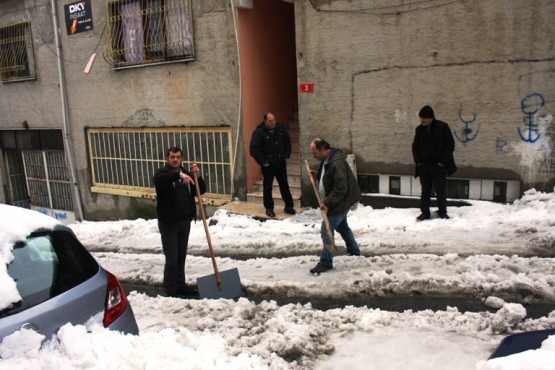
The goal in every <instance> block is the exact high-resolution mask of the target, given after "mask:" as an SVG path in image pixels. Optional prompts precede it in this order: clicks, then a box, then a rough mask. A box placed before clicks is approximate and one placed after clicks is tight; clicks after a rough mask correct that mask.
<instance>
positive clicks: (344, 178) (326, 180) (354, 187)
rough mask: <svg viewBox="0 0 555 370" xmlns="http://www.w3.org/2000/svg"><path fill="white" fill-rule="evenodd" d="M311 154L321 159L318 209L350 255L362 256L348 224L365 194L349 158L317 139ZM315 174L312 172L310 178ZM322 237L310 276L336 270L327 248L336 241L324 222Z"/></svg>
mask: <svg viewBox="0 0 555 370" xmlns="http://www.w3.org/2000/svg"><path fill="white" fill-rule="evenodd" d="M310 152H311V153H312V155H313V156H314V158H316V159H319V160H320V167H319V168H318V174H317V175H316V179H317V180H318V184H319V192H320V201H321V203H320V204H319V205H318V206H319V207H320V209H321V210H322V211H324V212H326V215H327V217H328V221H329V224H330V228H331V230H332V231H331V232H332V233H333V232H335V231H337V232H338V233H339V235H341V237H342V238H343V240H344V241H345V246H346V247H347V253H348V254H349V255H350V256H360V249H359V247H358V244H357V241H356V240H355V236H354V235H353V232H352V230H351V228H350V227H349V224H348V223H347V214H348V213H349V211H350V210H351V207H352V206H353V205H354V204H356V203H357V202H358V201H359V200H360V198H361V197H362V193H361V191H360V188H359V186H358V181H357V179H356V177H355V175H354V173H353V171H352V170H351V167H350V166H349V163H347V156H346V155H345V154H344V153H343V152H342V151H341V150H339V149H337V148H332V147H331V146H330V144H329V143H328V142H327V141H325V140H323V139H314V140H313V141H312V142H311V143H310ZM311 172H312V171H311ZM312 175H313V174H312V173H311V174H310V176H312ZM320 235H321V236H322V242H323V243H324V248H322V252H321V254H320V262H318V264H317V265H316V266H315V267H314V268H312V269H311V270H310V272H311V273H313V274H318V275H319V274H321V273H322V272H326V271H328V270H331V269H332V268H333V256H332V254H331V253H330V252H329V251H328V250H327V249H326V245H330V244H331V243H333V240H329V237H328V233H327V231H326V225H325V223H324V221H322V226H321V227H320Z"/></svg>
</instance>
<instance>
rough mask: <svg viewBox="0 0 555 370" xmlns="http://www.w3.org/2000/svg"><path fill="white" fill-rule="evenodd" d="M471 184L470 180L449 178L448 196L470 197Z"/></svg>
mask: <svg viewBox="0 0 555 370" xmlns="http://www.w3.org/2000/svg"><path fill="white" fill-rule="evenodd" d="M469 196H470V184H469V181H468V180H452V179H448V180H447V197H448V198H453V199H469Z"/></svg>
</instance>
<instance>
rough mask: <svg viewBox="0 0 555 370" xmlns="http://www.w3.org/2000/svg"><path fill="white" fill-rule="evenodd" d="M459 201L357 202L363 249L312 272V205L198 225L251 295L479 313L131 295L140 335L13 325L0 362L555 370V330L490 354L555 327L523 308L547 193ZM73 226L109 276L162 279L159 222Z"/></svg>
mask: <svg viewBox="0 0 555 370" xmlns="http://www.w3.org/2000/svg"><path fill="white" fill-rule="evenodd" d="M469 203H470V204H471V205H470V206H466V207H460V208H454V207H449V209H448V211H449V214H450V216H451V219H449V220H441V219H434V220H430V221H425V222H421V223H417V222H416V221H415V217H416V216H417V215H418V214H419V211H418V210H417V209H393V208H386V209H372V208H371V207H368V206H366V207H365V206H362V205H359V206H358V207H357V209H355V210H353V211H352V212H351V213H350V214H349V224H350V226H351V228H352V229H353V232H354V234H355V236H356V238H357V240H358V242H359V244H360V248H361V251H362V254H363V256H362V257H349V256H338V257H336V258H335V259H334V269H333V270H332V271H329V272H326V273H324V274H322V275H321V276H312V275H311V274H309V272H308V270H309V269H310V268H312V267H313V266H314V265H315V264H316V263H317V261H318V252H319V250H320V248H321V240H320V235H319V228H320V222H321V216H320V214H319V211H317V210H315V209H306V210H303V212H301V213H299V214H297V215H296V216H294V217H292V218H290V219H287V220H284V221H277V220H269V221H266V222H261V221H258V220H255V219H252V218H250V217H246V216H238V215H232V214H229V213H227V212H225V211H223V210H219V211H217V212H216V213H215V214H214V216H212V217H211V218H210V219H209V224H210V227H209V229H210V236H211V240H212V244H213V246H214V249H215V252H216V255H217V256H218V258H217V263H218V268H219V270H220V271H225V270H228V269H231V268H237V269H238V270H239V273H240V277H241V283H242V285H243V287H244V289H245V291H246V293H247V296H248V297H255V296H271V295H272V294H282V295H285V296H289V297H308V296H310V297H314V298H315V299H319V300H329V301H333V300H334V299H337V300H342V299H348V298H349V297H365V296H366V297H387V296H391V295H409V294H417V295H422V296H426V295H453V296H454V295H469V296H473V297H480V298H481V299H482V301H483V304H484V310H483V311H480V312H463V311H462V310H459V309H458V308H457V307H455V306H446V307H445V308H444V309H442V310H437V311H432V310H422V311H415V310H407V311H404V312H392V311H385V310H380V309H378V308H373V307H370V306H363V307H355V306H347V307H344V308H337V309H329V310H326V311H323V310H319V309H316V308H314V307H313V306H312V305H311V304H310V303H309V304H304V305H303V304H287V305H281V306H280V305H278V304H277V303H276V302H275V301H271V300H270V301H269V300H265V301H262V302H259V303H256V302H254V301H252V300H249V299H247V298H239V299H238V300H236V301H234V300H225V299H219V300H200V299H196V300H194V299H176V298H167V297H162V296H157V297H150V296H147V295H145V294H142V293H139V292H136V291H134V292H131V293H130V294H129V296H128V298H129V301H130V302H131V305H132V307H133V310H134V312H135V316H136V318H137V322H138V324H139V329H140V332H141V334H140V335H139V336H131V335H123V334H121V333H117V332H112V331H108V330H105V329H104V328H102V324H101V315H97V316H95V317H93V318H91V320H90V321H89V322H88V323H87V324H86V325H75V326H73V325H70V324H67V325H65V326H64V327H62V328H61V329H60V331H59V332H58V334H57V335H56V336H55V337H54V338H52V339H51V340H49V341H43V339H44V338H43V337H42V336H41V335H40V334H38V333H35V332H32V331H28V330H25V329H23V330H20V331H18V332H16V333H14V334H13V335H11V336H8V337H6V338H5V339H4V341H3V342H2V343H0V357H1V358H2V359H1V360H0V369H50V368H59V369H82V368H87V369H116V368H117V369H128V368H129V369H131V368H133V369H134V368H145V369H152V368H159V367H162V368H164V369H173V368H176V369H177V368H179V369H216V368H218V369H221V368H225V369H324V370H327V369H355V370H356V369H409V368H410V369H416V370H418V369H426V370H434V369H446V368H449V369H455V370H456V369H477V370H490V369H502V370H507V369H523V370H524V369H526V370H539V369H555V336H551V337H549V338H548V339H547V340H546V341H544V343H543V344H542V347H541V348H540V349H537V350H533V351H526V352H523V353H520V354H516V355H512V356H508V357H504V358H497V359H492V360H489V361H488V360H487V359H488V357H489V355H490V354H491V353H492V352H493V350H494V349H495V347H496V346H497V345H498V344H499V342H500V341H501V340H502V339H503V338H504V337H505V336H507V335H509V334H512V333H517V332H522V331H528V330H539V329H549V328H555V311H553V312H551V313H550V314H548V315H547V316H543V317H538V318H530V317H527V312H526V308H525V305H526V303H530V302H536V301H542V302H555V258H554V257H553V256H555V227H554V226H555V194H554V193H542V192H537V191H535V190H530V191H528V192H526V193H525V195H524V196H523V197H522V198H521V199H519V200H518V201H516V202H514V203H513V204H509V205H503V204H497V203H491V202H483V201H469ZM1 217H5V216H3V215H2V212H1V208H0V218H1ZM1 221H2V225H5V224H7V222H8V219H1ZM4 221H5V222H6V223H4ZM32 225H33V223H32V220H29V225H27V226H21V230H19V231H16V230H15V229H11V230H9V232H10V233H11V234H10V235H9V238H8V239H9V240H14V237H16V236H17V237H21V236H22V235H26V232H28V231H29V230H30V229H32V228H33V227H32ZM69 226H70V227H71V228H72V229H73V230H74V231H75V233H76V235H77V236H78V238H79V239H80V240H81V241H82V243H83V244H84V245H85V246H86V247H87V248H88V249H89V250H90V251H91V252H92V253H93V255H94V256H95V258H96V259H97V260H98V261H99V262H100V263H101V264H102V265H103V266H104V267H105V268H106V269H107V270H109V271H111V272H112V273H114V274H115V275H116V276H117V277H118V278H119V279H120V281H124V282H127V283H135V284H149V285H155V286H160V285H161V282H162V269H163V262H164V258H163V255H162V253H161V245H160V235H159V233H158V229H157V224H156V220H142V219H139V220H121V221H110V222H89V221H84V222H78V223H74V224H71V225H69ZM3 232H4V231H3ZM6 239H7V238H6V237H5V236H2V238H1V240H2V241H3V244H0V255H1V256H2V258H3V259H4V261H5V262H9V261H10V259H11V253H10V245H11V244H10V243H6V242H5V241H6ZM337 243H338V244H341V243H342V240H341V239H340V238H338V240H337ZM207 249H208V248H207V243H206V235H205V231H204V228H203V225H202V222H197V223H195V224H194V225H193V227H192V231H191V237H190V243H189V256H188V257H187V266H186V269H187V270H186V274H187V280H188V283H190V284H193V285H194V284H196V279H197V278H198V277H202V276H207V275H210V274H213V269H212V262H211V260H210V258H209V257H208V254H207V252H208V251H207ZM234 256H242V257H243V258H241V259H235V258H233V257H234ZM0 266H1V267H0V269H2V268H3V269H2V270H0V281H1V282H2V283H1V285H0V289H1V290H2V291H1V293H2V294H1V296H0V307H2V305H4V307H5V306H6V305H8V304H9V303H10V302H13V297H14V296H15V295H16V294H17V292H13V290H14V289H15V288H14V285H13V282H12V284H11V285H10V284H7V285H6V284H4V282H5V281H9V280H10V279H9V277H7V274H6V270H5V267H4V266H3V264H0ZM10 297H11V298H10Z"/></svg>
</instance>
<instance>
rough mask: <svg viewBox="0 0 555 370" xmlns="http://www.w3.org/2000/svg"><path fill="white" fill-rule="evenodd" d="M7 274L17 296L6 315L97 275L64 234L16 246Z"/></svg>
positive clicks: (78, 246)
mask: <svg viewBox="0 0 555 370" xmlns="http://www.w3.org/2000/svg"><path fill="white" fill-rule="evenodd" d="M12 253H13V256H14V259H13V261H12V262H11V263H10V264H9V265H8V274H9V275H10V276H11V277H12V279H14V281H15V283H16V286H17V290H18V291H19V294H20V296H21V302H19V303H18V304H17V305H16V307H15V308H14V310H12V311H11V312H10V314H12V313H15V312H18V311H20V310H23V309H27V308H29V307H33V306H35V305H37V304H40V303H42V302H44V301H46V300H48V299H50V298H52V297H55V296H57V295H59V294H62V293H64V292H66V291H68V290H70V289H72V288H74V287H76V286H77V285H79V284H81V283H82V282H84V281H86V280H87V279H89V278H91V277H92V276H94V274H96V272H97V271H98V268H99V267H98V264H97V263H96V262H95V260H94V259H93V258H92V257H91V256H90V254H89V253H88V252H87V251H86V250H85V249H84V247H83V246H82V245H81V244H80V243H79V242H78V241H77V240H76V239H75V237H74V236H73V235H72V234H71V233H69V232H67V231H54V232H47V233H41V234H33V235H31V236H30V237H28V238H27V239H26V240H25V241H23V242H18V243H16V244H15V245H14V247H13V250H12Z"/></svg>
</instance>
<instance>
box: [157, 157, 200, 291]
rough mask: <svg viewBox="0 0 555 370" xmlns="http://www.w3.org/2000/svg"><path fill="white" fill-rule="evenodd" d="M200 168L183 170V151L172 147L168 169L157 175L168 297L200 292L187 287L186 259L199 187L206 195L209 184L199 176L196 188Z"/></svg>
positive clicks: (192, 165) (160, 226)
mask: <svg viewBox="0 0 555 370" xmlns="http://www.w3.org/2000/svg"><path fill="white" fill-rule="evenodd" d="M198 170H199V169H198V167H197V164H196V163H195V162H191V166H190V170H186V169H185V168H184V167H183V152H182V151H181V148H178V147H172V148H170V149H168V151H167V152H166V165H165V166H164V167H162V168H160V169H158V170H157V171H156V173H155V174H154V178H153V181H154V186H155V188H156V201H157V203H156V213H157V214H158V229H159V230H160V236H161V239H162V249H163V251H164V256H165V258H166V262H165V264H164V288H165V290H166V295H167V296H168V297H181V296H187V295H190V294H196V293H197V290H196V289H194V288H192V287H189V286H188V285H187V284H186V283H185V259H186V257H187V246H188V244H189V233H190V231H191V221H192V220H193V219H195V218H196V206H195V195H196V187H195V186H198V187H199V190H200V193H201V194H204V193H205V192H206V183H205V182H204V180H203V179H202V178H201V177H200V176H198V178H197V180H198V184H195V182H194V179H193V176H194V175H193V172H196V173H197V174H198Z"/></svg>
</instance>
